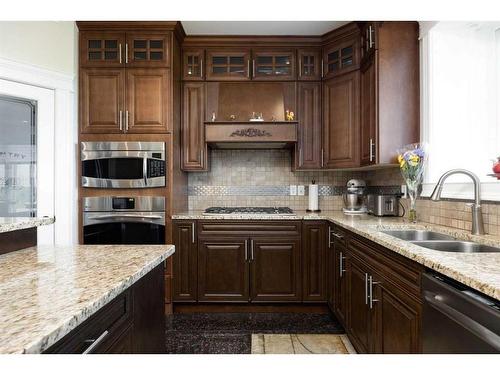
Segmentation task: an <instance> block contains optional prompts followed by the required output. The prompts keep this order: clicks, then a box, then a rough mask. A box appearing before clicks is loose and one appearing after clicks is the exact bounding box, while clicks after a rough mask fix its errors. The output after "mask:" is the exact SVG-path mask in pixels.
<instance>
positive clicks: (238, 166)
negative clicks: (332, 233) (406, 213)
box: [188, 150, 500, 235]
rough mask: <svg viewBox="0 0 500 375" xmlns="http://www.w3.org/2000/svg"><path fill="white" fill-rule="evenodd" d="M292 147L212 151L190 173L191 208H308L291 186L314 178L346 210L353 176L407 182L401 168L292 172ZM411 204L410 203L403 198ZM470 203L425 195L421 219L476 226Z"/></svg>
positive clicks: (497, 209)
mask: <svg viewBox="0 0 500 375" xmlns="http://www.w3.org/2000/svg"><path fill="white" fill-rule="evenodd" d="M291 157H292V154H291V152H290V151H289V150H212V151H211V160H210V161H211V163H210V171H208V172H202V173H189V189H188V191H189V209H190V210H204V209H205V208H207V207H210V206H233V207H234V206H288V207H290V208H292V209H294V210H305V209H306V208H307V205H308V197H307V190H306V195H303V196H300V195H296V196H291V195H290V194H289V186H290V185H304V186H306V187H307V185H309V184H310V183H311V181H312V180H315V181H316V183H317V184H318V185H320V189H319V190H320V197H319V206H320V209H322V210H324V211H326V210H341V209H342V206H343V203H342V197H341V195H340V194H341V192H342V191H343V190H342V188H343V187H345V185H346V183H347V181H348V180H350V179H351V178H360V179H363V180H365V181H366V182H367V184H368V186H371V187H390V188H391V189H394V188H396V187H398V186H400V185H402V184H404V181H403V179H402V177H401V174H400V172H399V169H398V168H397V167H394V168H383V169H376V170H370V171H338V172H332V171H307V172H304V171H296V172H294V171H292V170H291V164H292V160H291ZM402 203H403V204H404V205H405V207H407V206H408V202H407V201H406V200H404V199H403V201H402ZM467 203H468V202H466V201H458V200H453V201H452V200H442V201H440V202H432V201H430V200H429V199H419V200H418V202H417V214H418V219H419V221H422V222H427V223H433V224H439V225H445V226H449V227H453V228H458V229H464V230H470V228H471V225H472V224H471V212H470V207H468V206H467ZM482 207H483V218H484V222H485V229H486V232H487V233H489V234H493V235H500V202H485V203H483V205H482Z"/></svg>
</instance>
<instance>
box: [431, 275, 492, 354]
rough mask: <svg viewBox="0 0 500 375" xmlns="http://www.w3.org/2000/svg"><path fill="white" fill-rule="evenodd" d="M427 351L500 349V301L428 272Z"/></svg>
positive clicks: (481, 351)
mask: <svg viewBox="0 0 500 375" xmlns="http://www.w3.org/2000/svg"><path fill="white" fill-rule="evenodd" d="M422 290H423V298H424V310H423V323H422V340H423V352H424V353H443V354H450V353H500V302H499V301H497V300H494V299H491V298H488V297H486V296H484V295H482V294H481V293H479V292H476V291H474V290H473V289H470V288H468V287H466V286H464V285H463V284H461V283H458V282H456V281H454V280H451V279H449V278H447V277H445V276H442V275H438V274H433V273H426V274H424V275H423V278H422Z"/></svg>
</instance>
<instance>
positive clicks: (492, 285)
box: [172, 211, 500, 300]
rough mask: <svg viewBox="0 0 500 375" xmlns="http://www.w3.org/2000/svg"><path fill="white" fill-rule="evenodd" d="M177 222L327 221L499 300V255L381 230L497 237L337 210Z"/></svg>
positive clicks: (184, 216) (193, 215)
mask: <svg viewBox="0 0 500 375" xmlns="http://www.w3.org/2000/svg"><path fill="white" fill-rule="evenodd" d="M172 218H173V219H177V220H211V219H217V220H221V219H225V220H241V219H248V220H270V219H278V220H282V219H287V220H327V221H330V222H332V223H334V224H337V225H339V226H341V227H343V228H345V229H347V230H349V231H351V232H354V233H356V234H359V235H360V236H362V237H365V238H367V239H369V240H371V241H373V242H375V243H378V244H380V245H382V246H384V247H386V248H388V249H390V250H392V251H394V252H396V253H398V254H401V255H403V256H405V257H406V258H409V259H412V260H414V261H415V262H418V263H420V264H422V265H424V266H426V267H428V268H430V269H432V270H435V271H437V272H440V273H442V274H443V275H446V276H448V277H450V278H452V279H455V280H457V281H459V282H461V283H463V284H465V285H467V286H469V287H471V288H474V289H476V290H478V291H480V292H482V293H484V294H486V295H488V296H490V297H493V298H495V299H497V300H500V253H453V252H443V251H436V250H431V249H426V248H423V247H421V246H417V245H415V244H412V243H409V242H407V241H404V240H400V239H398V238H396V237H393V236H390V235H388V234H384V233H382V232H381V231H383V230H390V229H395V230H398V229H400V230H402V229H425V230H431V231H434V232H439V233H444V234H448V235H451V236H452V237H455V238H458V239H461V240H466V241H475V242H479V243H482V244H485V245H490V246H496V247H500V237H498V236H491V235H483V236H477V235H472V234H470V232H467V231H463V230H459V229H454V228H449V227H444V226H440V225H434V224H427V223H418V224H412V223H409V222H408V221H407V220H405V219H403V218H394V217H393V218H389V217H384V218H378V217H374V216H368V215H344V214H343V213H342V212H341V211H323V212H320V213H318V214H313V213H306V212H305V211H296V212H295V214H294V215H293V216H280V215H241V214H240V215H222V216H220V215H217V216H205V215H203V214H202V211H190V212H185V213H181V214H177V215H173V216H172Z"/></svg>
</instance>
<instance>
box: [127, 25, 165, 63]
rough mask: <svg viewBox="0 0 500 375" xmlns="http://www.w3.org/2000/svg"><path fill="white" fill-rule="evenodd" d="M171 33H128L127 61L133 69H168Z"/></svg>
mask: <svg viewBox="0 0 500 375" xmlns="http://www.w3.org/2000/svg"><path fill="white" fill-rule="evenodd" d="M169 42H170V33H164V34H145V33H127V44H126V46H125V49H126V51H125V60H126V64H127V66H131V67H150V68H152V67H168V66H169V63H170V61H169V58H170V56H169V53H168V51H169Z"/></svg>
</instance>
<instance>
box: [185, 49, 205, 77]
mask: <svg viewBox="0 0 500 375" xmlns="http://www.w3.org/2000/svg"><path fill="white" fill-rule="evenodd" d="M204 55H205V51H204V50H203V49H185V50H184V51H183V63H182V66H183V68H182V74H183V78H184V80H186V81H202V80H203V77H204V71H203V70H204V66H203V64H204V62H205V61H204V60H205V59H204Z"/></svg>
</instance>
